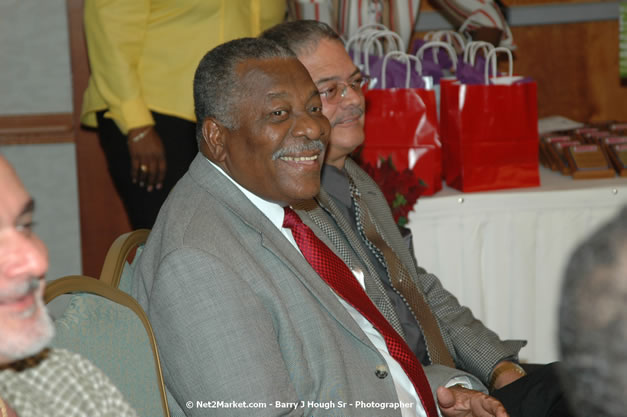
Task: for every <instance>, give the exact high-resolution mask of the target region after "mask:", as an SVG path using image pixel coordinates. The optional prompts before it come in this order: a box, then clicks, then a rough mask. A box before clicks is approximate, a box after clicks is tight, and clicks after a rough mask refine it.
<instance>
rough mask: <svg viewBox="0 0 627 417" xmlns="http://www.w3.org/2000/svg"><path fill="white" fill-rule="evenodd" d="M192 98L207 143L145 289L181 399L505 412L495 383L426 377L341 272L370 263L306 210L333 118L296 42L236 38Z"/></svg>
mask: <svg viewBox="0 0 627 417" xmlns="http://www.w3.org/2000/svg"><path fill="white" fill-rule="evenodd" d="M194 98H195V105H196V112H197V119H198V130H197V134H198V141H199V149H200V154H199V155H198V156H197V157H196V159H194V161H193V162H192V164H191V166H190V169H189V171H188V172H187V173H186V174H185V175H184V176H183V178H182V179H181V180H180V181H179V182H178V183H177V185H176V186H175V187H174V189H173V190H172V192H171V194H170V196H169V197H168V199H167V200H166V202H165V204H164V205H163V207H162V208H161V211H160V213H159V216H158V217H157V222H156V223H155V227H154V228H153V230H152V231H151V233H150V236H149V238H148V241H147V242H146V246H145V248H144V251H143V252H142V255H141V257H140V259H139V263H138V266H137V269H136V270H135V276H134V279H133V285H134V287H133V289H132V291H131V292H132V294H133V295H134V296H135V297H136V298H137V299H138V300H139V302H140V304H141V305H142V306H143V307H144V309H145V310H146V312H147V313H148V317H149V319H150V322H151V324H152V327H153V330H154V333H155V337H156V339H157V342H158V344H159V353H160V355H161V357H162V364H163V369H164V379H165V384H166V388H167V389H168V391H169V392H170V395H171V398H172V401H170V402H169V404H170V407H171V411H172V412H173V414H176V413H183V412H184V413H185V415H187V416H203V415H206V413H207V410H205V409H204V408H202V407H199V406H198V405H197V404H198V401H206V400H207V399H212V400H216V401H219V402H220V403H222V402H223V403H225V404H241V403H245V404H261V405H262V406H258V407H256V408H255V409H254V410H253V411H254V412H253V414H254V415H255V416H279V415H283V416H288V415H289V416H303V415H307V416H311V415H314V416H329V415H336V416H339V415H342V416H359V417H362V416H405V417H437V416H438V411H437V409H436V408H437V406H436V402H437V401H438V400H439V402H440V405H442V404H444V405H445V409H442V412H443V414H444V415H445V416H447V417H462V416H469V415H478V416H497V417H505V416H506V415H507V414H506V413H505V410H504V409H503V407H502V405H501V404H500V403H499V402H498V401H497V400H495V399H493V398H491V397H488V396H487V395H485V394H483V393H481V392H477V391H473V390H468V389H464V388H461V387H457V386H456V387H450V388H444V387H442V388H440V390H439V391H438V396H437V399H436V398H434V393H433V392H432V389H431V387H432V386H438V385H436V384H432V385H430V382H431V381H432V378H433V379H434V380H436V381H437V380H439V379H438V377H439V375H438V368H437V367H429V372H428V373H427V375H426V376H425V371H423V368H422V366H421V365H420V363H419V362H418V361H417V359H416V358H415V357H414V356H413V354H412V353H411V352H410V350H409V348H408V347H407V345H406V344H405V343H404V342H403V341H402V339H401V338H400V337H399V336H398V335H397V334H395V331H394V330H393V329H392V328H391V327H390V326H389V324H388V325H387V326H386V323H385V319H384V318H383V316H381V315H380V313H379V314H377V311H376V307H375V306H374V305H373V304H372V303H371V302H370V301H369V300H368V299H367V296H366V294H365V293H363V297H361V298H360V299H359V300H355V299H351V298H345V296H344V294H345V293H344V292H343V291H342V289H340V288H339V287H338V286H336V285H337V284H339V285H340V286H342V285H344V286H351V285H352V286H353V287H355V288H356V287H359V285H360V284H359V282H358V280H359V278H360V277H361V275H360V273H359V271H358V270H357V268H349V267H348V266H347V265H345V264H344V263H342V261H341V260H340V259H339V258H338V257H337V256H335V255H334V254H333V252H332V251H333V250H334V248H332V246H333V245H332V243H331V242H329V241H328V240H327V239H325V240H324V241H323V240H322V239H323V238H317V237H316V236H323V235H324V233H322V232H321V231H320V230H319V229H317V228H316V226H315V225H314V224H311V223H308V224H304V223H303V221H302V220H301V219H300V218H299V214H300V213H302V212H303V210H304V208H303V207H306V206H307V205H308V203H314V204H315V202H313V200H312V197H314V196H315V195H316V194H318V192H319V190H320V169H321V167H322V165H323V160H324V156H325V150H326V145H327V143H328V139H329V131H330V126H329V121H328V120H327V118H326V117H325V116H324V115H323V114H322V101H321V99H320V94H319V92H318V89H317V88H316V86H315V85H314V83H313V82H312V80H311V77H310V76H309V74H308V73H307V70H306V69H305V67H303V65H302V64H301V63H300V62H299V61H298V59H296V57H295V56H294V54H293V53H292V52H291V51H289V50H288V49H285V48H283V47H281V46H279V45H278V44H276V43H275V42H272V41H269V40H266V39H259V38H257V39H255V38H248V39H246V38H245V39H238V40H234V41H231V42H227V43H225V44H222V45H220V46H218V47H216V48H214V49H212V50H211V51H209V52H208V53H207V54H206V55H205V57H204V58H203V59H202V61H201V62H200V64H199V66H198V69H197V71H196V76H195V81H194ZM312 232H313V233H315V234H316V236H313V235H312ZM328 245H331V247H329V246H328ZM333 280H336V281H333ZM331 281H333V282H332V283H331ZM338 281H341V282H338ZM362 292H363V290H362ZM376 326H380V327H376ZM375 327H376V328H375ZM379 329H382V330H379ZM457 374H458V375H463V374H464V373H463V372H461V371H459V372H457ZM427 378H429V380H427ZM464 381H468V379H467V378H466V379H464V380H460V381H459V382H460V383H463V382H464ZM455 382H456V381H453V383H455ZM476 382H477V383H479V382H478V381H476ZM401 403H402V405H401ZM362 404H364V405H362ZM368 404H370V407H368ZM377 405H378V406H377ZM246 411H248V410H244V409H239V408H237V407H228V408H221V409H220V411H219V414H220V415H242V414H245V413H246Z"/></svg>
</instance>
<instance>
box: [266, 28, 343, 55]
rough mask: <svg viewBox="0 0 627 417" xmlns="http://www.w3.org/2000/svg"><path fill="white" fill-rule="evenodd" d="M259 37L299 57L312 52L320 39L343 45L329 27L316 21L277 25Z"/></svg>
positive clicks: (340, 39)
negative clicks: (271, 41)
mask: <svg viewBox="0 0 627 417" xmlns="http://www.w3.org/2000/svg"><path fill="white" fill-rule="evenodd" d="M261 37H262V38H265V39H270V40H273V41H275V42H276V43H278V44H279V45H281V46H283V47H284V48H287V49H289V50H291V51H294V53H295V54H296V55H299V56H301V55H306V54H308V53H311V52H313V50H314V49H315V47H316V45H318V42H320V41H321V40H322V39H329V40H332V41H338V42H340V43H342V44H343V43H344V41H343V40H342V38H341V37H340V35H338V34H337V32H335V31H334V30H333V29H332V28H331V27H330V26H329V25H327V24H326V23H323V22H318V21H316V20H296V21H293V22H284V23H279V24H278V25H276V26H273V27H271V28H270V29H267V30H266V31H265V32H263V33H262V34H261Z"/></svg>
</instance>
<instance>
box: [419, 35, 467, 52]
mask: <svg viewBox="0 0 627 417" xmlns="http://www.w3.org/2000/svg"><path fill="white" fill-rule="evenodd" d="M423 39H424V40H425V41H427V42H428V41H442V42H446V43H448V44H449V45H451V46H452V47H453V48H455V45H454V42H453V40H455V41H457V43H458V44H459V46H460V47H461V49H462V50H463V49H464V47H465V46H466V40H465V39H464V37H463V36H462V35H461V34H459V33H458V32H456V31H454V30H435V31H431V32H427V33H426V34H425V36H424V38H423Z"/></svg>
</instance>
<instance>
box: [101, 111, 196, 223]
mask: <svg viewBox="0 0 627 417" xmlns="http://www.w3.org/2000/svg"><path fill="white" fill-rule="evenodd" d="M152 116H153V117H154V119H155V129H156V131H157V133H158V134H159V137H160V138H161V140H162V142H163V148H164V150H165V156H166V163H167V171H166V175H165V179H164V181H163V188H162V189H161V190H153V191H151V192H148V191H146V189H145V188H143V187H140V186H139V185H138V184H133V182H132V180H131V155H130V153H129V151H128V145H127V143H126V141H127V137H126V135H124V134H122V132H121V131H120V129H118V127H117V125H116V124H115V122H114V121H113V120H111V119H107V118H105V117H104V112H98V114H97V117H98V136H99V138H100V146H101V147H102V150H103V151H104V154H105V157H106V159H107V165H108V167H109V174H110V175H111V179H112V180H113V184H114V185H115V189H116V190H117V192H118V194H119V195H120V198H121V199H122V202H123V203H124V207H125V209H126V213H127V214H128V217H129V220H130V222H131V226H132V227H133V229H140V228H148V229H151V228H152V226H153V225H154V223H155V219H156V218H157V214H158V213H159V209H160V208H161V205H162V204H163V202H164V201H165V199H166V197H167V196H168V193H169V192H170V190H171V189H172V187H174V184H176V182H177V181H178V180H179V179H180V178H181V177H182V176H183V174H184V173H185V172H186V171H187V168H188V167H189V164H190V163H191V162H192V160H193V159H194V157H195V156H196V154H197V153H198V145H197V143H196V124H195V123H194V122H190V121H187V120H183V119H179V118H178V117H173V116H167V115H164V114H159V113H155V112H152Z"/></svg>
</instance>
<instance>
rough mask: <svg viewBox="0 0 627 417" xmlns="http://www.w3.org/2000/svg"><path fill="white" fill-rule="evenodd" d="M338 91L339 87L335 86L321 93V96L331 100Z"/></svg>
mask: <svg viewBox="0 0 627 417" xmlns="http://www.w3.org/2000/svg"><path fill="white" fill-rule="evenodd" d="M336 91H337V86H335V85H334V86H332V87H329V88H325V89H324V90H322V91H320V95H321V96H324V97H326V98H331V97H333V96H334V95H335V92H336Z"/></svg>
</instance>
